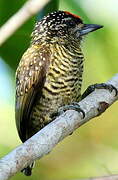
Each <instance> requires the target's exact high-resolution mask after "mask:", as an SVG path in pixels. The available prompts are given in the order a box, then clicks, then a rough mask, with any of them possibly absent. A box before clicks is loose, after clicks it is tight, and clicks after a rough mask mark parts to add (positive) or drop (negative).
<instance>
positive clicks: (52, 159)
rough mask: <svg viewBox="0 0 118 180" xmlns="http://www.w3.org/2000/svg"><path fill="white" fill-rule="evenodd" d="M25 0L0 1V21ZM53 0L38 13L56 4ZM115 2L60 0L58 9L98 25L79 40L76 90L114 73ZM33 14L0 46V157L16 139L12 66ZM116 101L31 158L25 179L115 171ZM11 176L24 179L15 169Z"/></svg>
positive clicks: (117, 42) (117, 47) (117, 63)
mask: <svg viewBox="0 0 118 180" xmlns="http://www.w3.org/2000/svg"><path fill="white" fill-rule="evenodd" d="M24 2H25V0H20V1H16V0H12V1H4V0H0V25H2V24H4V22H5V21H6V20H7V19H8V18H9V17H10V16H12V15H13V14H14V13H15V12H17V11H18V9H19V8H20V7H21V6H22V5H23V4H24ZM55 4H56V1H54V0H53V1H52V4H51V5H49V6H48V8H49V9H45V10H44V11H42V12H41V13H40V14H38V16H40V15H42V14H43V13H45V11H50V9H51V10H52V9H56V5H55ZM117 7H118V1H117V0H99V1H98V0H79V1H78V0H60V1H59V9H61V10H66V11H70V12H71V13H75V14H77V15H79V16H81V18H82V19H83V20H84V22H85V23H95V24H101V25H104V28H103V29H101V30H98V31H96V32H94V33H91V34H89V35H88V37H87V38H86V39H85V40H84V42H83V45H82V46H83V51H84V54H85V67H84V76H83V87H82V92H83V91H84V90H85V89H86V87H87V86H88V85H90V84H94V83H100V82H105V81H107V80H108V79H110V78H111V77H112V76H113V75H114V74H115V73H117V72H118V21H117V19H118V11H117ZM36 19H37V16H36V17H35V16H34V17H32V18H31V19H30V20H28V21H27V22H26V23H25V24H24V25H23V26H22V27H21V28H20V29H19V30H18V31H17V32H16V33H15V34H13V36H12V37H10V38H9V39H8V40H7V41H6V42H5V43H4V44H3V46H2V47H0V56H1V59H0V123H1V124H0V157H3V156H4V155H5V154H6V153H8V152H10V151H11V150H12V149H14V148H15V147H16V146H18V145H19V144H20V143H21V142H20V140H19V137H18V134H17V131H16V126H15V119H14V104H15V103H14V101H15V78H14V77H15V70H16V67H17V65H18V62H19V60H20V57H21V56H22V54H23V52H24V51H25V50H26V49H27V47H28V45H29V41H30V34H31V31H32V29H33V26H34V22H35V21H36ZM117 109H118V103H115V104H113V105H112V107H110V108H109V109H108V110H107V111H106V112H105V113H104V114H102V115H101V116H100V117H97V118H94V119H93V120H92V121H90V122H88V123H87V124H85V125H83V126H82V127H81V128H79V129H78V130H76V131H75V132H74V133H73V134H72V135H71V136H69V137H67V138H66V139H65V140H63V142H61V143H59V144H58V145H57V146H56V147H55V148H54V150H53V151H52V152H51V153H50V154H49V155H47V156H45V157H43V158H42V159H41V160H39V161H37V162H36V166H35V168H34V170H33V175H32V176H31V177H29V180H39V179H44V180H53V179H55V180H58V179H59V180H60V179H68V180H69V179H79V178H84V177H94V176H102V175H109V174H116V173H118V141H117V137H118V118H117V117H118V110H117ZM11 179H12V180H21V179H22V180H26V179H28V178H27V177H25V176H24V175H23V174H21V173H17V174H16V175H15V176H14V177H12V178H11Z"/></svg>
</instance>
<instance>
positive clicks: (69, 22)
mask: <svg viewBox="0 0 118 180" xmlns="http://www.w3.org/2000/svg"><path fill="white" fill-rule="evenodd" d="M67 25H68V26H69V27H71V28H73V27H75V25H76V24H75V22H74V21H67Z"/></svg>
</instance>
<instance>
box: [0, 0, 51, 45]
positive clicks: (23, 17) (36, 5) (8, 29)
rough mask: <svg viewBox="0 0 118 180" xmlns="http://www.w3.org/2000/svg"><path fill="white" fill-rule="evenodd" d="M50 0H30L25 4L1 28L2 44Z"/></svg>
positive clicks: (0, 43) (0, 39)
mask: <svg viewBox="0 0 118 180" xmlns="http://www.w3.org/2000/svg"><path fill="white" fill-rule="evenodd" d="M48 2H49V0H43V1H40V0H28V1H27V2H26V3H25V4H24V6H23V7H22V8H21V9H20V10H19V11H18V12H17V13H16V14H15V15H13V16H12V17H11V18H10V19H9V20H8V21H7V22H6V23H5V24H4V25H3V26H2V27H1V28H0V45H2V44H3V43H4V42H5V41H6V40H7V39H8V38H9V37H10V36H11V35H12V34H13V33H14V32H15V31H16V30H17V29H18V28H19V27H20V26H21V25H22V24H23V23H24V22H25V21H27V20H28V19H29V18H30V17H31V16H33V15H34V14H36V13H37V12H38V11H39V10H41V9H42V8H43V7H44V6H45V5H46V4H47V3H48Z"/></svg>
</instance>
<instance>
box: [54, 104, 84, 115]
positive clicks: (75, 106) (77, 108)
mask: <svg viewBox="0 0 118 180" xmlns="http://www.w3.org/2000/svg"><path fill="white" fill-rule="evenodd" d="M67 110H75V111H77V112H79V113H82V115H83V118H84V117H85V112H84V111H83V110H82V109H81V107H80V105H79V104H78V103H77V102H73V103H72V104H70V105H65V106H63V107H60V108H59V109H58V111H57V112H54V113H53V114H51V118H54V117H56V116H60V115H61V114H63V113H64V112H65V111H67Z"/></svg>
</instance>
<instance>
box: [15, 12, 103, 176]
mask: <svg viewBox="0 0 118 180" xmlns="http://www.w3.org/2000/svg"><path fill="white" fill-rule="evenodd" d="M102 27H103V26H102V25H97V24H85V23H84V22H83V20H82V19H81V18H80V16H78V15H75V14H72V13H70V12H68V11H61V10H59V11H54V12H51V13H49V14H48V15H47V16H44V17H43V18H42V19H41V20H40V21H38V22H37V23H36V24H35V27H34V30H33V32H32V34H31V42H30V45H29V48H28V49H27V50H26V52H25V53H24V54H23V56H22V58H21V60H20V63H19V65H18V67H17V70H16V98H15V119H16V126H17V130H18V134H19V137H20V139H21V141H22V142H25V141H26V140H27V139H29V138H30V137H31V136H33V135H34V134H35V133H37V132H38V131H39V130H41V129H42V128H43V127H45V126H46V125H47V124H48V123H50V122H51V121H53V120H54V118H52V115H53V113H54V112H57V111H58V109H59V108H60V107H62V106H65V107H66V106H67V107H69V106H70V104H72V103H73V102H78V101H79V100H80V98H81V86H82V80H83V76H82V75H83V63H84V55H83V52H82V48H81V44H82V40H83V38H84V37H85V36H86V35H87V34H88V33H90V32H92V31H96V30H97V29H100V28H102ZM73 106H74V105H73ZM32 166H33V163H31V165H29V166H27V167H26V168H24V169H23V170H22V172H23V173H24V174H25V175H26V176H30V175H31V174H32Z"/></svg>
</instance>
